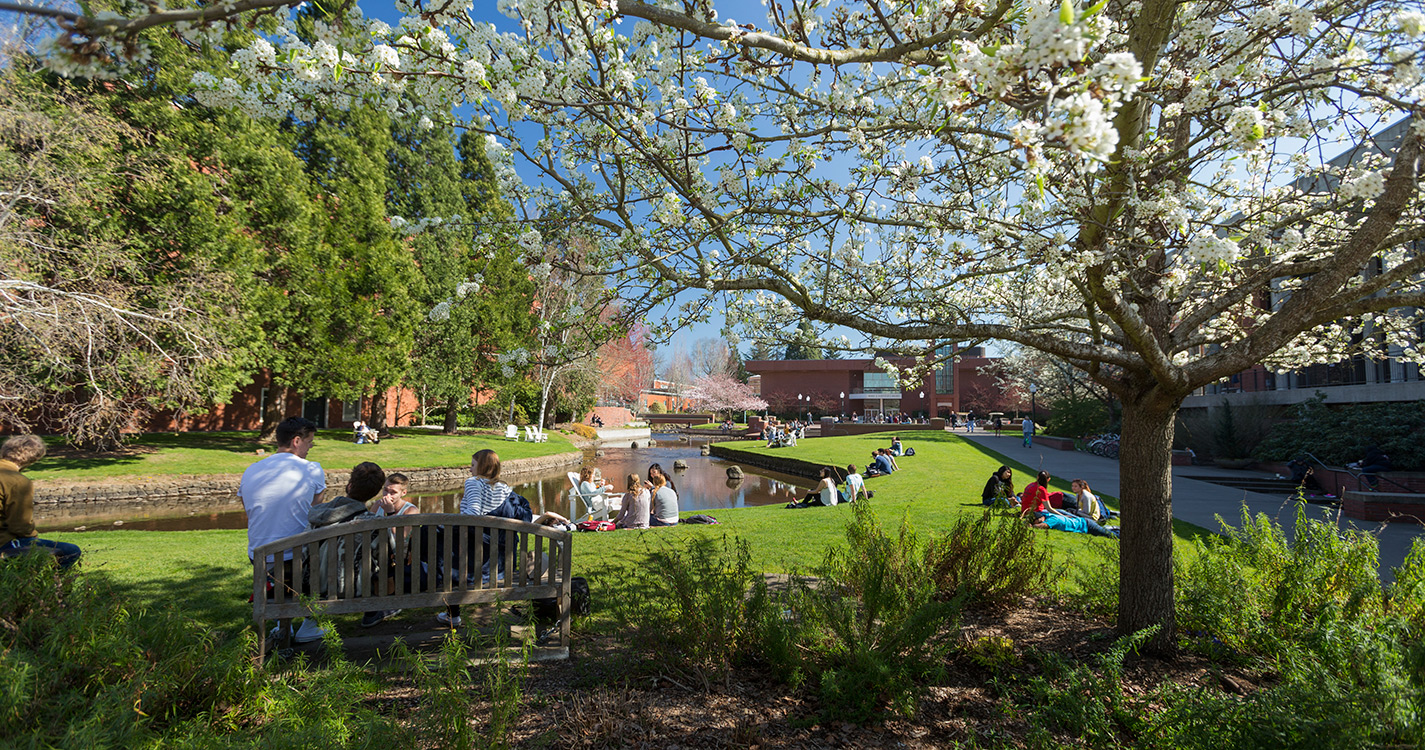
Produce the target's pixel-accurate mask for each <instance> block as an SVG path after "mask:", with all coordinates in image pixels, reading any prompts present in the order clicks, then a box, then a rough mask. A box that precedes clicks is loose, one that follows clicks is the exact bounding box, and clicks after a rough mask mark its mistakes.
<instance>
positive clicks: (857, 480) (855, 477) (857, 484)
mask: <svg viewBox="0 0 1425 750" xmlns="http://www.w3.org/2000/svg"><path fill="white" fill-rule="evenodd" d="M863 497H864V498H867V499H869V498H870V497H871V495H870V493H868V492H867V491H866V480H865V479H863V478H862V477H861V475H860V474H857V473H856V464H848V465H847V466H846V502H848V503H854V502H856V501H857V500H859V499H861V498H863Z"/></svg>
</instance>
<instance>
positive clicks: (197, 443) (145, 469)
mask: <svg viewBox="0 0 1425 750" xmlns="http://www.w3.org/2000/svg"><path fill="white" fill-rule="evenodd" d="M546 434H548V435H549V442H547V443H526V442H523V441H521V442H511V441H508V440H505V438H504V434H503V433H500V434H496V433H493V432H491V433H481V434H476V435H441V434H439V433H432V432H430V431H427V430H407V429H400V430H395V434H394V435H393V436H392V437H390V438H388V439H386V440H382V441H381V443H380V444H379V445H370V444H367V445H357V444H356V443H354V442H353V441H352V434H351V431H350V430H321V431H320V432H318V433H317V442H316V444H315V445H313V446H312V451H311V453H309V454H308V455H307V458H309V459H311V460H313V461H316V462H318V463H320V464H322V466H323V467H324V468H328V469H331V468H350V467H352V466H355V465H356V464H358V463H361V462H362V461H375V462H376V463H378V464H381V466H382V467H384V468H386V469H387V470H388V471H389V470H392V469H419V468H429V467H435V466H463V465H467V464H469V463H470V454H472V453H474V452H475V451H478V450H480V449H481V448H494V449H495V450H497V451H499V452H500V458H501V459H502V460H505V461H509V460H510V459H515V458H529V457H531V456H547V455H550V454H554V453H567V452H569V451H573V450H576V448H574V446H573V444H571V443H570V442H569V440H568V439H567V438H565V437H564V436H563V435H561V434H559V433H555V432H550V433H546ZM61 445H62V443H60V442H59V440H58V439H54V442H52V443H51V450H54V449H56V448H59V447H60V446H61ZM259 448H261V449H263V450H266V451H267V452H268V453H271V452H272V445H271V444H264V443H261V442H259V441H258V439H257V433H256V432H183V433H171V432H159V433H151V434H147V435H143V436H142V437H140V438H138V439H137V440H134V441H133V442H132V443H130V444H129V445H128V446H127V448H126V449H125V450H124V451H122V452H120V453H115V454H98V455H96V454H69V453H65V452H59V454H58V455H50V456H47V457H45V458H44V459H42V460H41V461H40V462H39V463H37V464H35V465H34V466H32V467H30V468H29V469H28V470H26V472H25V475H26V476H28V477H30V479H32V480H35V481H43V480H46V479H102V478H106V477H124V476H154V475H162V474H239V473H242V471H244V470H245V469H247V467H248V466H249V465H251V464H252V463H253V462H254V461H256V460H258V456H257V450H258V449H259Z"/></svg>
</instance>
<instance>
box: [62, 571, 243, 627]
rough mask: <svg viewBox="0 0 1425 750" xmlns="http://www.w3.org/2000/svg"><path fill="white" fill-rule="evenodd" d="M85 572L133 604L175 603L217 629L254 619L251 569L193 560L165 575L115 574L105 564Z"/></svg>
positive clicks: (137, 605) (138, 605)
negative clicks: (137, 577) (245, 574)
mask: <svg viewBox="0 0 1425 750" xmlns="http://www.w3.org/2000/svg"><path fill="white" fill-rule="evenodd" d="M244 569H245V570H247V568H246V566H244ZM84 575H86V576H89V577H91V578H94V579H96V580H97V581H98V582H99V583H100V584H101V585H103V586H106V587H108V588H109V589H110V590H112V591H113V592H114V593H115V595H117V596H118V597H119V598H121V599H123V600H125V601H128V602H130V603H132V605H133V606H136V607H148V608H158V607H168V606H172V607H176V608H177V609H178V610H179V611H181V612H182V613H183V614H184V615H186V616H188V617H191V618H193V619H195V620H197V621H199V622H202V623H204V624H206V625H208V626H209V627H212V628H214V629H215V630H221V631H224V632H227V633H232V634H235V633H237V632H239V631H241V630H242V628H243V627H244V626H246V625H247V623H249V622H251V620H252V605H251V604H250V603H249V602H248V595H249V594H250V593H251V592H250V591H249V590H248V586H245V585H243V584H244V583H246V582H248V581H250V572H249V577H248V578H243V577H242V576H241V575H239V574H238V572H237V571H235V570H234V568H233V567H232V566H224V565H214V564H211V563H201V562H194V563H193V565H191V566H189V567H187V568H186V569H184V570H181V571H173V572H171V573H169V574H168V575H165V576H164V577H162V578H147V579H143V580H129V579H125V578H121V577H118V576H114V575H112V574H110V573H109V572H108V571H106V570H104V569H103V568H90V569H88V570H85V571H84ZM249 585H250V584H249Z"/></svg>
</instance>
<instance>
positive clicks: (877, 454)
mask: <svg viewBox="0 0 1425 750" xmlns="http://www.w3.org/2000/svg"><path fill="white" fill-rule="evenodd" d="M914 455H915V450H914V449H909V450H908V449H906V448H905V446H904V445H903V444H902V443H901V439H900V438H899V437H897V436H894V435H893V436H891V447H889V448H877V449H875V450H873V451H871V463H870V464H868V465H867V466H866V473H865V475H862V474H860V473H858V472H857V471H856V464H848V465H847V466H846V478H845V480H844V482H845V488H846V489H845V490H841V489H838V488H837V483H836V470H835V469H833V468H831V467H830V466H823V467H822V468H821V472H820V476H819V477H818V481H817V485H816V489H814V490H812V491H811V492H808V493H807V495H806V497H804V498H802V499H801V500H800V501H794V502H790V503H787V507H788V508H812V507H819V506H832V505H839V504H841V503H854V502H856V501H857V500H858V499H861V498H869V497H871V491H870V490H867V489H866V480H867V479H868V478H871V477H881V476H886V475H888V474H891V473H892V472H895V471H899V470H900V468H901V467H900V464H898V463H896V457H897V456H914Z"/></svg>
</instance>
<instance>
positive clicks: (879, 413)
mask: <svg viewBox="0 0 1425 750" xmlns="http://www.w3.org/2000/svg"><path fill="white" fill-rule="evenodd" d="M941 351H942V352H943V353H948V352H947V350H944V349H942V350H941ZM891 361H893V362H895V363H896V364H898V365H901V366H907V365H909V364H911V360H908V359H901V360H896V359H894V358H893V359H892V360H891ZM993 361H994V359H993V358H990V357H986V356H985V352H984V349H983V348H982V347H972V348H969V349H965V350H964V351H962V352H960V353H959V355H958V356H957V357H955V358H954V359H952V360H948V361H946V362H944V363H942V364H941V366H940V367H938V368H936V369H935V371H934V372H932V373H930V374H929V375H927V376H926V377H925V379H924V381H922V382H921V383H920V384H919V386H918V387H915V388H904V387H902V386H901V384H900V383H898V382H897V381H896V380H895V379H893V378H892V377H891V376H890V375H887V374H886V373H885V372H883V371H881V369H880V368H878V367H876V364H875V360H874V359H777V360H753V361H749V362H747V363H745V366H746V368H747V371H748V372H749V373H752V375H753V377H754V378H757V379H758V380H759V392H760V394H761V396H762V398H763V399H764V400H765V401H766V402H767V405H768V408H769V410H770V411H772V412H773V413H781V414H797V413H805V412H808V411H810V412H812V413H813V414H814V415H817V416H821V415H833V416H834V415H838V414H840V415H844V416H845V417H847V418H848V419H850V418H854V417H857V416H859V417H861V418H862V419H864V420H868V421H879V420H884V419H887V418H889V417H892V416H894V415H897V414H904V415H908V416H912V417H937V416H938V417H949V416H950V413H951V412H956V413H960V414H963V413H964V412H965V410H966V408H967V407H969V408H977V409H986V408H990V407H989V406H988V404H984V405H978V404H971V403H970V401H971V400H986V399H988V400H990V401H993V400H994V399H995V398H996V397H999V398H1002V397H1003V394H1002V393H1001V392H1000V389H999V387H998V386H997V385H995V383H994V380H993V378H990V377H988V376H985V375H981V374H980V372H979V370H980V368H981V367H984V366H986V365H988V364H990V363H992V362H993ZM966 394H970V398H968V399H967V397H966Z"/></svg>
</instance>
